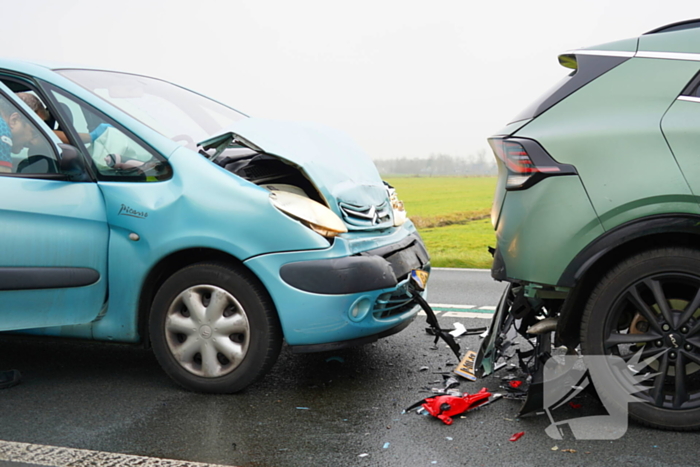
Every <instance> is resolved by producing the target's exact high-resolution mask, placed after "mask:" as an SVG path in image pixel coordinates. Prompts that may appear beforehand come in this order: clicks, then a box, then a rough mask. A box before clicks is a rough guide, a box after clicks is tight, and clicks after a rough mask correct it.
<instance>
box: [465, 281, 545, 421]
mask: <svg viewBox="0 0 700 467" xmlns="http://www.w3.org/2000/svg"><path fill="white" fill-rule="evenodd" d="M553 314H554V313H552V312H550V311H549V310H548V309H547V308H546V307H545V306H544V303H543V302H542V301H541V300H537V299H533V298H532V297H526V293H525V287H521V286H516V285H515V284H512V283H511V284H509V285H508V287H507V288H506V290H505V292H504V293H503V296H502V297H501V300H500V302H499V304H498V307H497V308H496V312H495V314H494V317H493V320H492V321H491V326H490V328H489V333H488V335H487V336H486V338H485V339H484V341H483V342H482V344H481V347H480V348H479V352H478V353H477V356H476V359H475V361H474V370H475V373H476V375H477V376H478V377H483V376H487V375H489V374H491V373H493V372H494V371H496V370H497V369H498V367H499V364H500V366H503V365H504V364H505V361H502V362H500V361H499V360H505V359H506V358H505V357H506V351H507V350H508V349H509V348H510V347H511V346H514V345H515V340H516V338H517V337H518V335H520V336H522V338H523V339H524V342H525V343H528V344H529V345H530V346H531V348H530V349H527V350H524V351H523V350H520V349H517V350H516V352H515V355H517V358H518V364H519V367H520V369H521V370H522V371H523V372H524V373H525V375H526V381H527V382H528V385H527V389H526V390H525V389H524V388H523V389H521V388H511V391H509V394H508V395H507V396H506V397H512V398H516V399H521V400H522V399H524V402H523V405H522V406H521V408H520V411H519V414H518V415H519V416H522V415H525V414H529V413H533V412H538V411H541V410H542V407H543V404H544V401H543V384H544V378H543V374H544V364H545V362H547V360H549V358H551V350H552V341H551V333H552V332H553V331H554V330H555V329H556V325H557V320H556V318H555V317H554V316H552V315H553Z"/></svg>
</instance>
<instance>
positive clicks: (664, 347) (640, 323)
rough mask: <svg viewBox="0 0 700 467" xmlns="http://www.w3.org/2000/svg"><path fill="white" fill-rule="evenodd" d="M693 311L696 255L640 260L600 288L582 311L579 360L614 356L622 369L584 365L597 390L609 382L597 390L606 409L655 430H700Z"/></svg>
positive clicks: (698, 297) (697, 297)
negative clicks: (599, 383)
mask: <svg viewBox="0 0 700 467" xmlns="http://www.w3.org/2000/svg"><path fill="white" fill-rule="evenodd" d="M698 307H700V252H699V251H697V250H694V249H690V248H680V247H675V248H659V249H654V250H648V251H644V252H641V253H638V254H636V255H635V256H632V257H630V258H628V259H626V260H624V261H622V262H621V263H619V264H618V265H616V266H615V267H614V268H613V269H611V270H610V271H609V272H608V273H607V274H606V275H605V276H604V277H603V278H602V279H601V280H600V281H599V283H598V285H597V286H596V287H595V289H594V291H593V293H592V294H591V296H590V298H589V300H588V302H587V304H586V308H585V310H584V314H583V318H582V326H581V347H582V350H583V353H584V355H588V356H590V355H615V356H619V357H621V358H622V359H623V360H624V362H625V363H624V364H621V365H617V368H615V365H613V364H611V363H609V361H612V360H614V359H609V360H605V361H606V362H608V363H606V364H603V365H596V366H595V368H592V367H591V366H590V365H589V367H588V368H589V371H590V372H591V376H592V378H593V380H594V382H595V381H596V380H598V381H604V382H609V383H606V384H605V386H606V389H605V390H603V391H601V390H598V393H599V395H600V397H601V398H602V399H603V401H604V403H606V402H607V403H609V404H613V405H616V406H617V408H618V409H620V410H627V409H628V410H629V415H630V417H631V418H632V419H633V420H636V421H638V422H640V423H642V424H645V425H648V426H652V427H655V428H661V429H669V430H682V431H686V430H688V431H689V430H698V429H700V371H698V370H700V309H698ZM645 360H647V361H646V362H645ZM637 362H639V363H637ZM632 365H633V366H634V367H635V368H634V369H635V370H637V372H635V371H630V367H631V366H632ZM680 369H682V371H678V370H680ZM632 375H634V376H635V377H634V378H632ZM645 378H646V379H645ZM634 386H636V388H635V387H634ZM596 388H597V389H599V388H598V387H597V385H596ZM640 388H641V389H642V390H641V391H639V389H640ZM635 389H636V390H637V391H639V392H636V394H634V399H633V398H632V397H631V396H630V394H631V393H635ZM635 399H636V401H637V402H631V403H629V402H630V401H631V400H635ZM628 403H629V406H627V405H628ZM606 407H609V406H608V404H606Z"/></svg>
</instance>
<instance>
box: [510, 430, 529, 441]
mask: <svg viewBox="0 0 700 467" xmlns="http://www.w3.org/2000/svg"><path fill="white" fill-rule="evenodd" d="M523 436H525V432H524V431H519V432H517V433H515V434H514V435H513V436H511V437H510V441H517V440H519V439H520V438H522V437H523Z"/></svg>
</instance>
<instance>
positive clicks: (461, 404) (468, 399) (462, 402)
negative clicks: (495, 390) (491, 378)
mask: <svg viewBox="0 0 700 467" xmlns="http://www.w3.org/2000/svg"><path fill="white" fill-rule="evenodd" d="M489 397H491V393H490V392H488V390H487V389H486V388H481V391H479V392H477V393H476V394H471V395H470V394H464V395H463V396H462V397H455V396H437V397H430V398H428V399H426V400H425V403H424V404H422V406H423V408H424V409H425V410H427V411H428V413H429V414H430V415H432V416H433V417H437V418H439V419H440V420H442V421H443V423H444V424H445V425H452V416H454V415H459V414H461V413H464V412H467V411H469V410H471V409H475V408H477V407H478V406H480V405H482V404H484V403H485V402H487V401H488V398H489Z"/></svg>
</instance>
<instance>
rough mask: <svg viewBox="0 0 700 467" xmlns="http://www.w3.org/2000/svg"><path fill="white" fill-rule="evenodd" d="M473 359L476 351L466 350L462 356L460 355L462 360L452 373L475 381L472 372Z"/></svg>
mask: <svg viewBox="0 0 700 467" xmlns="http://www.w3.org/2000/svg"><path fill="white" fill-rule="evenodd" d="M475 361H476V352H474V351H473V350H468V351H467V353H466V354H465V355H464V357H462V361H460V362H459V365H457V368H455V369H454V370H453V371H454V373H455V374H457V375H459V376H461V377H463V378H467V379H468V380H471V381H476V373H475V372H474V362H475Z"/></svg>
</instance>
